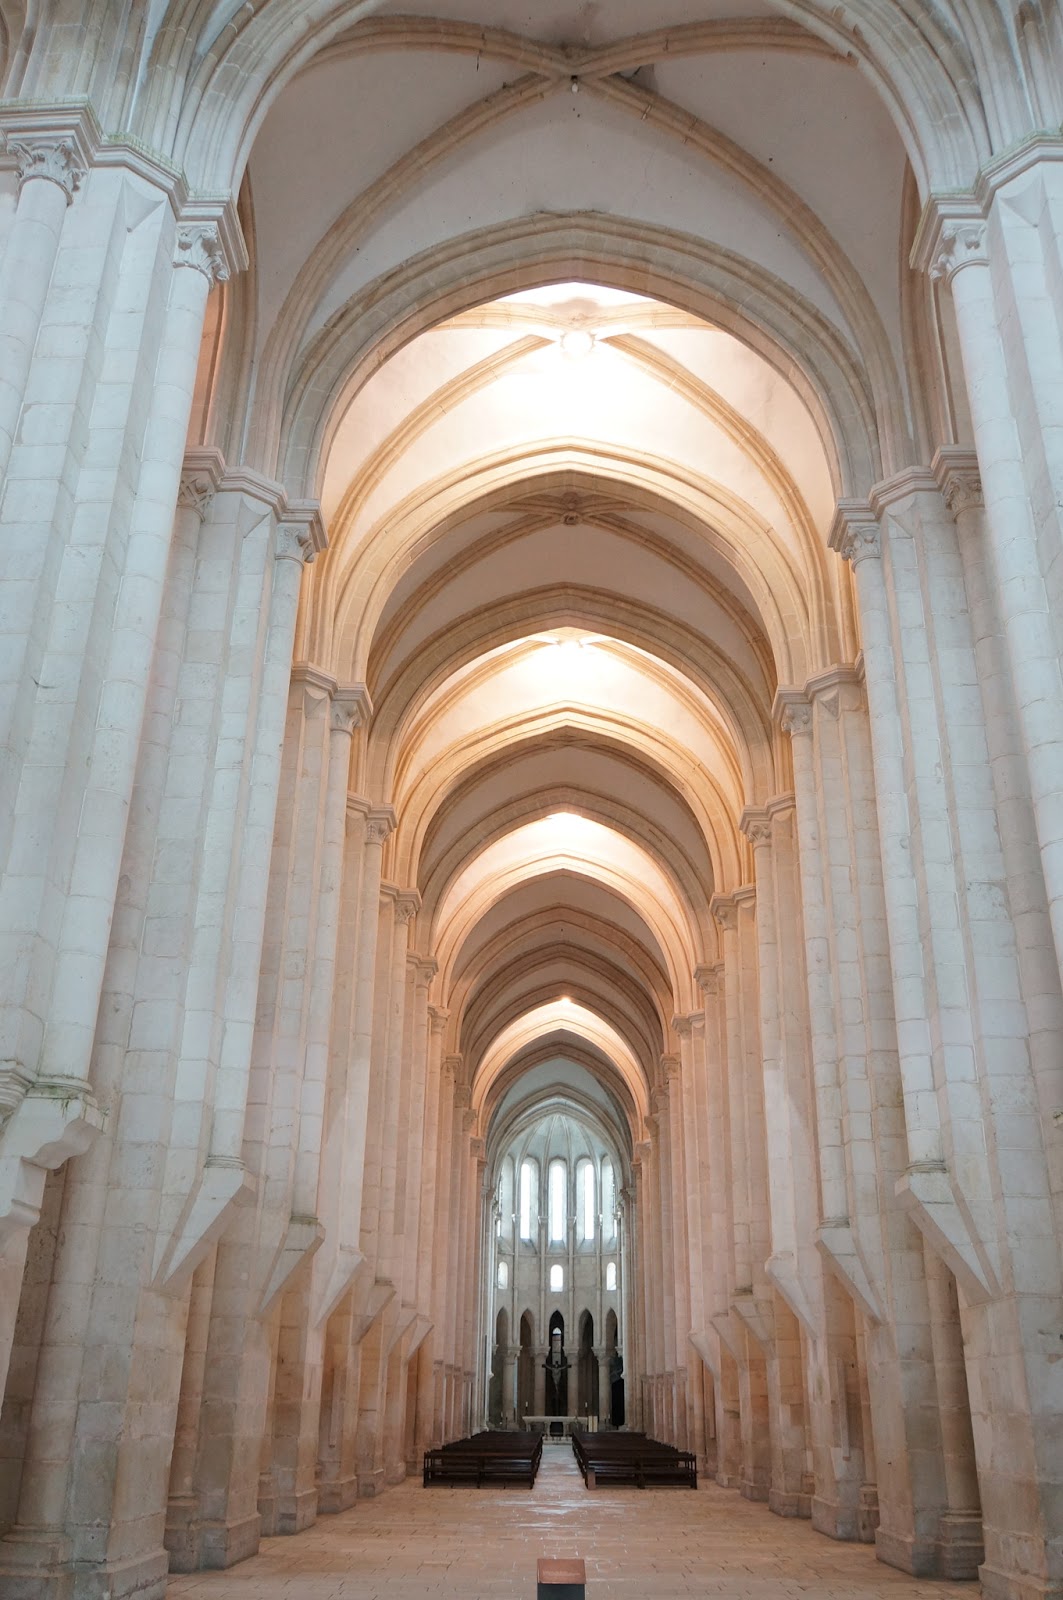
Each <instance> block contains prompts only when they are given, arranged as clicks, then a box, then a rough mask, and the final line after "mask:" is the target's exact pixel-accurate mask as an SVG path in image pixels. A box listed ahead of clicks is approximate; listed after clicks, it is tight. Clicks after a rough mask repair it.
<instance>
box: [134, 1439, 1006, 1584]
mask: <svg viewBox="0 0 1063 1600" xmlns="http://www.w3.org/2000/svg"><path fill="white" fill-rule="evenodd" d="M543 1556H546V1557H550V1558H554V1559H561V1558H563V1557H572V1556H576V1557H578V1558H580V1559H581V1560H583V1561H585V1562H586V1566H587V1600H606V1597H607V1596H608V1597H609V1600H686V1597H688V1596H689V1597H690V1600H694V1597H695V1596H706V1595H719V1596H721V1597H724V1596H726V1597H727V1600H794V1597H796V1596H799V1595H800V1596H808V1597H809V1600H812V1597H814V1600H880V1597H881V1600H971V1597H972V1596H973V1595H974V1594H975V1593H976V1592H977V1590H976V1587H975V1585H973V1584H971V1583H931V1582H920V1581H918V1580H916V1579H912V1578H909V1577H906V1576H905V1575H904V1574H903V1573H900V1572H897V1571H895V1570H894V1569H893V1568H892V1567H887V1566H884V1565H883V1563H882V1562H880V1561H876V1560H875V1556H874V1552H873V1550H871V1549H869V1548H868V1546H866V1545H856V1544H840V1543H836V1542H835V1541H834V1540H829V1539H823V1538H821V1537H820V1536H819V1535H818V1534H816V1533H814V1532H813V1531H812V1529H811V1528H810V1527H809V1525H808V1524H807V1523H805V1522H794V1521H791V1520H783V1519H781V1518H778V1517H773V1516H772V1515H771V1513H770V1512H769V1511H768V1510H767V1508H766V1507H765V1506H762V1505H756V1504H754V1503H753V1502H751V1501H748V1500H743V1499H742V1498H741V1497H740V1496H739V1495H736V1494H734V1493H732V1492H730V1491H728V1490H726V1489H721V1488H719V1487H718V1486H717V1485H716V1484H714V1483H709V1484H703V1485H702V1486H701V1487H700V1488H699V1489H698V1490H697V1492H696V1493H695V1494H691V1493H690V1492H689V1491H688V1490H684V1489H647V1490H642V1491H640V1490H638V1489H597V1490H595V1491H594V1492H593V1493H592V1492H590V1491H589V1490H587V1489H585V1488H584V1487H583V1480H582V1479H581V1477H580V1475H579V1471H578V1469H577V1467H576V1463H575V1461H574V1459H573V1457H572V1455H571V1453H570V1451H569V1450H568V1449H567V1448H561V1447H559V1446H547V1447H546V1449H545V1451H544V1455H543V1462H542V1467H541V1468H540V1471H539V1477H538V1480H537V1482H536V1485H535V1488H534V1489H533V1490H531V1491H530V1492H529V1491H527V1490H524V1489H443V1488H432V1489H425V1488H423V1487H422V1485H421V1484H420V1483H419V1482H415V1481H413V1480H412V1479H411V1480H410V1481H408V1482H406V1483H404V1484H402V1485H400V1486H399V1487H398V1488H396V1489H394V1490H392V1491H391V1492H390V1493H388V1494H387V1495H385V1496H383V1497H382V1498H381V1499H377V1500H369V1501H365V1502H363V1503H362V1504H360V1505H358V1506H356V1507H355V1508H354V1509H353V1510H351V1511H344V1512H341V1513H340V1514H339V1515H338V1516H335V1517H327V1518H325V1517H323V1518H322V1519H321V1520H320V1521H319V1522H318V1524H317V1526H316V1527H315V1528H313V1529H312V1530H311V1531H310V1532H309V1533H306V1534H304V1535H302V1536H301V1537H300V1538H298V1539H282V1538H277V1539H264V1540H263V1541H262V1545H261V1548H260V1550H259V1553H258V1555H256V1556H253V1557H252V1558H251V1560H249V1561H245V1562H243V1563H242V1564H241V1565H240V1566H238V1567H236V1568H235V1569H233V1570H231V1571H229V1572H198V1573H191V1574H189V1575H188V1576H187V1577H181V1578H172V1579H171V1580H170V1585H169V1588H168V1589H167V1591H166V1600H251V1597H252V1596H253V1597H254V1600H296V1597H298V1600H421V1597H422V1596H425V1597H429V1596H430V1597H432V1600H494V1597H496V1596H498V1597H501V1600H508V1597H512V1600H525V1597H527V1600H533V1597H534V1595H535V1573H536V1564H537V1562H538V1561H539V1560H540V1558H542V1557H543Z"/></svg>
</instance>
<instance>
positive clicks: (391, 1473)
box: [387, 1461, 406, 1488]
mask: <svg viewBox="0 0 1063 1600" xmlns="http://www.w3.org/2000/svg"><path fill="white" fill-rule="evenodd" d="M387 1482H388V1487H389V1488H394V1486H395V1485H396V1484H397V1483H405V1482H406V1463H405V1461H395V1462H393V1463H392V1465H391V1466H390V1467H389V1468H388V1471H387Z"/></svg>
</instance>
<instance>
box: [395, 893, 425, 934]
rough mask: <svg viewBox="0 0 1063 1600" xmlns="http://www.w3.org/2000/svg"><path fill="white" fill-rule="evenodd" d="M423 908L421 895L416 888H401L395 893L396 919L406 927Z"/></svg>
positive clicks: (401, 925)
mask: <svg viewBox="0 0 1063 1600" xmlns="http://www.w3.org/2000/svg"><path fill="white" fill-rule="evenodd" d="M420 909H421V897H420V895H419V894H418V893H417V890H416V889H400V890H399V891H398V893H397V894H396V895H395V921H396V922H397V923H398V924H399V925H400V927H403V928H405V927H406V926H407V924H408V923H410V922H412V921H413V919H414V917H415V916H416V915H417V913H418V911H420Z"/></svg>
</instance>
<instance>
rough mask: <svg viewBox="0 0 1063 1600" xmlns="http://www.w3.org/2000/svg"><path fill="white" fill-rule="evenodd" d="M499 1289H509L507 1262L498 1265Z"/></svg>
mask: <svg viewBox="0 0 1063 1600" xmlns="http://www.w3.org/2000/svg"><path fill="white" fill-rule="evenodd" d="M498 1287H499V1288H500V1289H508V1288H509V1263H508V1262H506V1261H500V1262H499V1263H498Z"/></svg>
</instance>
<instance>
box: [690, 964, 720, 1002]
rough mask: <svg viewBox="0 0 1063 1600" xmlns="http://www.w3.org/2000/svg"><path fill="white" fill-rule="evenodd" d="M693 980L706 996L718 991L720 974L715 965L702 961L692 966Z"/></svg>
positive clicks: (713, 994) (715, 993)
mask: <svg viewBox="0 0 1063 1600" xmlns="http://www.w3.org/2000/svg"><path fill="white" fill-rule="evenodd" d="M694 982H695V983H696V984H697V986H698V988H699V989H700V990H701V992H702V994H703V995H705V996H706V997H711V996H715V995H717V994H719V992H720V975H719V970H718V967H717V966H709V965H708V964H707V963H704V962H703V963H702V964H701V966H697V967H695V968H694Z"/></svg>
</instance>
